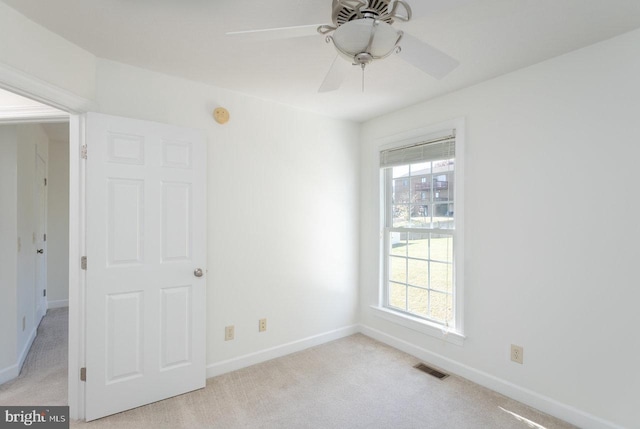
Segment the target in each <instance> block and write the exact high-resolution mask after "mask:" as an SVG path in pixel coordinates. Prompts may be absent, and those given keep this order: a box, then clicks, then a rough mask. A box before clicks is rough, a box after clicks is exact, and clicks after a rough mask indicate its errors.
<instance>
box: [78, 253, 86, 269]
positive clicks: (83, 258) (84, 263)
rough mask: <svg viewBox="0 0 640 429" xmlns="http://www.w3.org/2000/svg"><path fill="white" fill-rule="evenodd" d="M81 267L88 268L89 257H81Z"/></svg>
mask: <svg viewBox="0 0 640 429" xmlns="http://www.w3.org/2000/svg"><path fill="white" fill-rule="evenodd" d="M80 268H82V269H83V270H86V269H87V257H86V256H83V257H82V258H80Z"/></svg>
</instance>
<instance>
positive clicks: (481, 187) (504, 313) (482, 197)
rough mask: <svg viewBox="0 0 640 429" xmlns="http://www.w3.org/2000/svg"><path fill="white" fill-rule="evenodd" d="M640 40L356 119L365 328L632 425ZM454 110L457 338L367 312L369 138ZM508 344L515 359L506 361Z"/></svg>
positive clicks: (480, 374) (637, 314)
mask: <svg viewBox="0 0 640 429" xmlns="http://www.w3.org/2000/svg"><path fill="white" fill-rule="evenodd" d="M639 45H640V31H635V32H632V33H629V34H627V35H623V36H621V37H618V38H616V39H612V40H610V41H606V42H604V43H600V44H598V45H594V46H591V47H588V48H585V49H582V50H579V51H576V52H574V53H571V54H568V55H565V56H562V57H559V58H556V59H553V60H550V61H547V62H544V63H541V64H538V65H536V66H533V67H529V68H527V69H524V70H521V71H518V72H515V73H511V74H509V75H506V76H503V77H500V78H497V79H494V80H492V81H488V82H486V83H482V84H479V85H476V86H474V87H471V88H468V89H465V90H462V91H459V92H456V93H453V94H451V95H448V96H445V97H442V98H439V99H436V100H433V101H430V102H426V103H423V104H419V105H416V106H414V107H410V108H407V109H404V110H401V111H398V112H395V113H393V114H390V115H385V116H384V117H381V118H378V119H376V120H372V121H369V122H367V123H365V124H364V125H363V132H362V141H363V144H362V158H361V163H362V164H361V168H362V173H361V180H362V188H361V190H362V192H361V219H362V224H361V225H362V229H361V234H362V235H361V242H360V249H361V260H360V261H361V262H360V263H361V283H360V284H361V296H362V298H361V318H362V323H363V324H364V325H366V326H368V327H371V328H373V329H376V330H377V331H378V332H381V333H383V335H382V336H386V335H389V336H390V337H387V338H393V339H395V340H397V339H399V340H402V341H404V342H405V343H403V344H404V345H405V346H407V347H409V348H414V349H416V350H417V349H418V348H420V349H422V350H425V351H426V353H425V354H426V355H431V356H433V357H434V358H438V359H439V358H442V359H440V360H441V362H442V363H443V364H445V365H448V366H449V367H450V368H452V369H454V370H455V369H458V370H461V371H466V372H467V373H469V374H471V375H473V374H475V376H476V378H477V379H479V380H481V381H485V382H486V381H488V380H492V379H493V382H495V385H496V386H498V387H499V386H502V387H505V388H506V390H509V389H510V391H511V392H514V391H519V392H520V393H521V394H522V396H523V397H524V398H528V399H529V400H531V399H532V398H534V399H535V398H536V395H542V397H544V398H543V399H545V400H544V401H542V402H544V403H547V404H549V403H552V404H553V401H557V403H555V405H559V412H560V414H563V413H564V414H565V416H566V415H570V416H572V417H575V418H578V419H579V415H580V414H581V413H585V416H584V417H585V418H586V420H581V422H582V423H583V424H584V425H585V426H586V425H587V424H588V425H590V426H591V427H602V426H603V425H605V424H606V423H605V422H604V421H600V422H598V418H600V419H604V420H605V421H609V422H613V423H615V424H618V425H622V426H624V427H636V426H637V424H638V422H639V421H640V411H639V409H638V406H637V405H638V392H639V391H640V371H638V370H637V361H638V355H639V354H640V340H639V338H640V336H639V335H638V333H637V332H636V330H637V328H638V327H640V311H638V308H637V307H638V303H639V302H640V289H639V288H638V287H637V283H638V280H637V270H636V265H637V261H636V259H637V255H638V243H639V242H640V228H639V227H638V219H640V200H639V199H638V196H637V195H638V191H637V185H638V183H640V169H639V168H638V165H637V162H638V159H640V145H638V136H640V121H638V118H637V117H638V114H639V113H640V79H638V76H639V75H640V57H639V56H638V55H637V46H639ZM457 117H465V118H466V124H467V130H466V131H467V136H466V137H467V138H466V172H465V173H466V176H465V186H466V188H465V190H466V201H465V204H466V206H465V207H466V210H465V217H466V222H465V225H464V227H465V234H466V248H465V252H466V258H465V261H464V269H465V276H466V277H465V280H466V282H465V291H466V293H465V297H464V299H465V314H464V316H465V333H466V335H467V339H466V342H465V344H464V346H463V347H459V346H454V345H451V344H447V343H443V342H442V341H439V340H436V339H434V338H432V337H428V336H425V335H422V334H419V333H417V332H414V331H411V330H408V329H405V328H402V327H400V326H397V325H394V324H392V323H390V322H387V321H385V320H382V319H379V318H377V317H375V316H374V314H373V312H372V311H371V309H370V305H375V304H376V303H377V290H378V237H379V219H378V213H379V210H378V195H379V189H378V183H379V182H378V169H377V167H376V165H374V162H373V159H374V158H375V152H376V150H377V147H376V143H375V141H376V140H377V139H380V138H382V137H386V136H392V135H394V134H397V133H400V132H404V131H407V130H411V129H418V128H422V127H425V126H428V125H431V124H436V123H438V122H441V121H444V120H448V119H452V118H457ZM511 343H515V344H519V345H522V346H523V347H524V365H518V364H514V363H511V362H510V361H509V345H510V344H511ZM434 353H435V354H437V356H436V355H434ZM447 359H448V360H447ZM496 377H497V380H496V379H495V378H496ZM509 383H512V384H511V385H509ZM514 385H515V386H514ZM523 389H525V390H523ZM527 390H528V391H527ZM547 399H548V400H549V401H546V400H547ZM545 401H546V402H545ZM533 402H535V401H533ZM542 402H541V403H542ZM565 405H566V406H568V407H574V408H575V410H571V409H569V408H567V407H566V406H565ZM552 408H553V407H552ZM587 414H588V415H589V416H587ZM576 416H577V417H576ZM591 417H593V418H591ZM585 422H587V423H586V424H585ZM594 422H597V423H594ZM601 425H602V426H601ZM581 426H582V425H581ZM585 426H583V427H585Z"/></svg>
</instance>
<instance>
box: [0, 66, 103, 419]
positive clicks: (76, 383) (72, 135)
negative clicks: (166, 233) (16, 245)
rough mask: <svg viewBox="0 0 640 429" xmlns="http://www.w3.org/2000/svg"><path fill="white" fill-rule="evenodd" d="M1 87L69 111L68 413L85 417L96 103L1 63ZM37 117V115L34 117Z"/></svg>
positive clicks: (74, 416) (79, 417)
mask: <svg viewBox="0 0 640 429" xmlns="http://www.w3.org/2000/svg"><path fill="white" fill-rule="evenodd" d="M0 88H3V89H6V90H7V91H11V92H14V93H16V94H19V95H22V96H25V97H28V98H31V99H33V100H36V101H39V102H41V103H43V104H47V105H49V106H52V107H55V108H57V109H60V110H63V111H65V112H67V113H69V354H68V360H69V363H68V369H69V380H68V403H69V414H70V415H69V417H70V418H71V419H74V420H84V418H85V416H84V414H85V413H84V408H85V406H84V404H85V401H84V398H85V395H84V393H85V392H84V384H83V382H81V381H80V368H82V367H83V366H84V363H85V329H84V328H85V300H84V297H85V294H84V292H85V287H86V283H85V275H84V271H83V270H82V269H81V266H80V258H81V256H82V255H83V254H84V250H85V209H84V208H85V194H84V190H85V184H84V177H85V176H84V173H85V165H84V162H83V161H82V158H81V156H80V153H81V147H82V145H83V144H84V138H85V135H84V125H85V124H84V118H83V116H82V115H83V113H86V112H88V111H90V110H95V103H94V102H93V101H91V100H87V99H85V98H82V97H79V96H77V95H75V94H73V93H71V92H69V91H67V90H65V89H63V88H60V87H58V86H56V85H53V84H51V83H48V82H45V81H43V80H41V79H39V78H37V77H35V76H32V75H30V74H27V73H24V72H23V71H21V70H17V69H14V68H13V67H10V66H8V65H6V64H2V63H0ZM34 119H37V118H34Z"/></svg>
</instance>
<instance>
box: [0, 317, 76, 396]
mask: <svg viewBox="0 0 640 429" xmlns="http://www.w3.org/2000/svg"><path fill="white" fill-rule="evenodd" d="M68 321H69V310H68V308H56V309H52V310H49V311H47V314H46V315H45V316H44V317H43V318H42V322H40V326H39V327H38V335H37V336H36V339H35V340H34V342H33V344H32V346H31V350H29V353H28V354H27V359H26V360H25V362H24V365H23V366H22V371H21V372H20V375H19V376H18V377H17V378H15V379H13V380H11V381H9V382H7V383H5V384H2V385H0V404H2V405H67V389H68V388H67V371H68V368H67V354H68V346H67V344H68V341H69V334H68V332H69V323H68Z"/></svg>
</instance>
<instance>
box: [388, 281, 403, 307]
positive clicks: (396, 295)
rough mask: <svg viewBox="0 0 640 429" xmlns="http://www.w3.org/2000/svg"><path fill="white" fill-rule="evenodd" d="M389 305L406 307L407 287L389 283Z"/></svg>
mask: <svg viewBox="0 0 640 429" xmlns="http://www.w3.org/2000/svg"><path fill="white" fill-rule="evenodd" d="M389 305H391V306H393V307H396V308H400V309H402V310H405V309H406V305H407V287H406V286H405V285H399V284H397V283H389Z"/></svg>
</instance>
